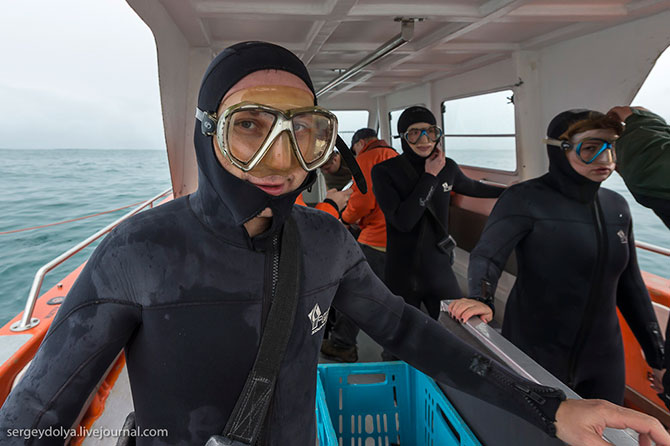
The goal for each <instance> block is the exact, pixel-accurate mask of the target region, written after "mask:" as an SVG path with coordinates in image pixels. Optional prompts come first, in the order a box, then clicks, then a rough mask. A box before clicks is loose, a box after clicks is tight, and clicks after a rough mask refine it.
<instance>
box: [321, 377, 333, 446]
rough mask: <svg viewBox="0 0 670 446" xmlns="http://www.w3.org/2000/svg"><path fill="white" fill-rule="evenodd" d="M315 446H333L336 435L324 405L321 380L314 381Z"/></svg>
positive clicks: (326, 407) (324, 397)
mask: <svg viewBox="0 0 670 446" xmlns="http://www.w3.org/2000/svg"><path fill="white" fill-rule="evenodd" d="M316 445H317V446H331V445H332V446H335V445H337V435H335V429H333V423H331V421H330V413H329V412H328V405H327V404H326V394H325V393H324V391H323V385H322V384H321V380H320V379H317V380H316Z"/></svg>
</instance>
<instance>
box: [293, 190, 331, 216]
mask: <svg viewBox="0 0 670 446" xmlns="http://www.w3.org/2000/svg"><path fill="white" fill-rule="evenodd" d="M295 204H297V205H298V206H306V207H307V203H305V199H304V198H302V194H300V195H298V198H296V200H295ZM314 207H315V208H316V209H318V210H320V211H323V212H326V213H328V214H330V215H332V216H333V217H335V218H340V213H339V212H338V211H337V209H335V206H333V205H332V204H330V203H323V202H321V203H317V204H316V206H314Z"/></svg>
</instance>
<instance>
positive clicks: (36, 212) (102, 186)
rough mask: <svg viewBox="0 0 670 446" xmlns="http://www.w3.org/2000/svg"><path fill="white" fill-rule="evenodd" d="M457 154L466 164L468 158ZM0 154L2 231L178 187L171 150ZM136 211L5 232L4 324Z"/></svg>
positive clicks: (649, 259)
mask: <svg viewBox="0 0 670 446" xmlns="http://www.w3.org/2000/svg"><path fill="white" fill-rule="evenodd" d="M450 155H451V156H454V158H455V159H458V160H459V161H461V159H460V158H462V156H457V155H458V154H455V153H454V154H450ZM480 156H481V154H480ZM491 156H493V157H495V156H496V154H495V153H494V154H492V155H491ZM0 157H1V159H2V162H1V163H0V232H4V231H9V230H13V229H20V228H26V227H32V226H38V225H43V224H47V223H52V222H58V221H63V220H68V219H72V218H76V217H80V216H84V215H90V214H94V213H97V212H101V211H106V210H111V209H116V208H118V207H121V206H126V205H129V204H132V203H136V202H140V201H144V200H147V199H149V198H151V197H153V196H155V195H157V194H159V193H160V192H162V191H164V190H166V189H168V188H169V187H170V175H169V169H168V163H167V156H166V153H165V152H163V151H157V150H67V149H49V150H6V149H0ZM461 162H463V161H461ZM505 162H506V161H504V160H502V159H501V163H502V164H501V165H500V166H499V167H500V168H505V164H504V163H505ZM605 185H606V187H609V188H611V189H614V190H616V191H617V192H619V193H620V194H622V195H624V196H625V197H626V198H627V199H628V202H629V204H630V206H631V210H632V212H633V217H634V225H635V226H634V228H635V236H636V239H637V240H642V241H646V242H648V243H653V244H657V245H661V246H664V247H670V231H669V230H668V229H667V228H666V227H665V226H664V225H663V224H662V223H661V221H660V220H659V219H658V217H656V216H655V215H654V214H653V213H652V212H651V211H649V210H648V209H646V208H643V207H642V206H640V205H638V204H637V203H636V202H635V201H634V200H633V199H632V197H631V195H630V193H629V192H628V191H627V190H626V187H625V185H624V184H623V181H622V180H621V178H619V177H618V176H617V175H616V174H615V175H613V177H612V178H611V179H609V180H607V182H606V184H605ZM129 211H130V209H125V210H121V211H117V212H114V213H111V214H106V215H101V216H98V217H94V218H90V219H86V220H80V221H76V222H73V223H68V224H64V225H58V226H51V227H47V228H43V229H35V230H32V231H26V232H19V233H14V234H6V235H3V234H0V285H1V286H0V325H4V324H5V323H6V322H7V321H9V320H10V319H11V318H13V317H14V316H15V315H16V314H17V313H19V312H20V311H22V310H23V307H24V305H25V301H26V298H27V296H28V292H29V291H30V286H31V284H32V281H33V277H34V275H35V273H36V272H37V270H38V269H39V268H40V267H41V266H42V265H44V264H45V263H47V262H49V261H50V260H52V259H53V258H55V257H57V256H58V255H60V254H61V253H63V252H64V251H66V250H68V249H69V248H71V247H72V246H74V245H76V244H77V243H79V242H80V241H82V240H84V239H86V238H87V237H89V236H90V235H92V234H94V233H95V232H97V231H98V230H99V229H101V228H102V227H104V226H106V225H107V224H109V223H111V222H113V221H114V220H116V219H118V218H119V217H121V216H122V215H123V214H124V213H126V212H129ZM97 244H98V242H95V243H93V244H92V245H91V246H90V247H88V248H86V249H84V250H83V251H82V252H80V253H79V254H77V255H75V256H74V257H73V258H71V259H70V260H68V261H66V262H64V263H63V264H62V265H61V266H59V267H57V268H56V269H54V270H53V271H52V272H50V273H49V274H47V276H46V279H45V281H44V284H43V286H42V292H44V291H46V290H48V289H49V288H51V287H53V286H54V285H56V284H57V283H58V282H59V281H60V280H61V279H62V278H64V277H65V276H66V275H67V274H68V273H69V272H71V271H72V270H73V269H74V268H76V267H77V266H79V265H81V264H82V263H83V262H85V261H86V259H87V258H88V256H89V255H90V254H91V252H92V251H93V249H94V248H95V246H97ZM638 256H639V261H640V266H641V268H642V269H644V270H646V271H649V272H652V273H655V274H658V275H660V276H662V277H670V259H668V258H667V257H663V256H660V255H657V254H652V253H649V252H646V251H641V250H638Z"/></svg>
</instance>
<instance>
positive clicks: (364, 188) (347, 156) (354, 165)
mask: <svg viewBox="0 0 670 446" xmlns="http://www.w3.org/2000/svg"><path fill="white" fill-rule="evenodd" d="M335 147H337V150H339V151H340V155H342V159H343V160H344V162H345V163H346V164H347V167H348V168H349V170H350V171H351V175H352V176H353V177H354V181H355V182H356V186H358V189H359V190H360V191H361V193H363V194H367V193H368V185H367V183H366V182H365V177H364V176H363V172H361V168H360V166H359V165H358V162H356V157H354V154H353V153H352V152H351V149H349V146H348V145H347V143H346V142H344V140H343V139H342V138H340V136H339V135H338V136H337V140H336V141H335Z"/></svg>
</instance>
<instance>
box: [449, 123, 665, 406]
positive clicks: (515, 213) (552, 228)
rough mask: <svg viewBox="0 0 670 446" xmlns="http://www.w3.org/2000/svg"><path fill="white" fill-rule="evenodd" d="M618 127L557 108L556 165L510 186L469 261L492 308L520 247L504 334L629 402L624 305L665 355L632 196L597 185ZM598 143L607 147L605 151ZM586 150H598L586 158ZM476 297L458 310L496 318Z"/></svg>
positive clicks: (570, 376)
mask: <svg viewBox="0 0 670 446" xmlns="http://www.w3.org/2000/svg"><path fill="white" fill-rule="evenodd" d="M620 131H621V125H620V123H618V121H617V120H612V119H609V118H606V117H605V116H604V115H603V114H601V113H598V112H591V111H588V110H576V111H567V112H563V113H561V114H559V115H557V116H556V117H555V118H554V119H553V120H552V121H551V123H550V124H549V128H548V130H547V135H548V138H553V142H552V144H554V145H548V146H547V152H548V154H549V173H547V174H546V175H544V176H542V177H539V178H536V179H533V180H529V181H525V182H522V183H519V184H516V185H514V186H511V187H510V188H509V189H507V190H506V191H505V193H504V194H503V195H502V196H501V197H500V199H499V200H498V202H497V203H496V205H495V207H494V208H493V211H492V212H491V215H490V216H489V218H488V221H487V222H486V227H485V228H484V231H483V233H482V235H481V238H480V239H479V243H477V246H476V247H475V248H474V249H473V250H472V253H471V254H470V265H469V268H468V284H469V294H468V295H469V296H471V299H477V300H480V301H482V302H485V303H486V304H487V305H489V306H490V307H491V309H492V308H493V293H494V291H495V289H496V285H497V282H498V279H499V277H500V274H501V273H502V270H503V268H504V266H505V262H506V261H507V258H508V257H509V255H510V253H511V252H512V250H513V249H514V250H515V252H516V259H517V264H518V273H517V279H516V282H515V284H514V287H513V288H512V291H511V292H510V295H509V298H508V300H507V305H506V307H505V317H504V321H503V331H502V333H503V335H504V336H505V337H506V338H508V339H509V340H510V341H512V342H513V343H514V344H515V345H516V346H517V347H519V348H520V349H521V350H523V351H524V352H526V353H527V354H528V355H529V356H530V357H532V358H533V359H535V360H536V361H537V362H539V363H540V365H542V366H543V367H544V368H546V369H547V370H548V371H549V372H551V373H552V374H553V375H554V376H556V377H557V378H558V379H560V380H561V381H563V382H564V383H566V384H568V385H569V386H570V387H572V388H573V389H574V390H575V391H576V392H577V393H578V394H579V395H580V396H582V397H584V398H603V399H606V400H609V401H612V402H614V403H617V404H623V396H624V390H625V370H624V352H623V342H622V339H621V330H620V328H619V320H618V317H617V312H616V309H617V307H618V308H619V310H620V311H621V313H622V314H623V316H624V318H625V319H626V321H627V322H628V325H630V327H631V329H632V330H633V333H634V334H635V336H636V338H637V339H638V341H639V343H640V345H641V346H642V349H643V350H644V353H645V356H646V359H647V362H648V363H649V365H650V366H651V367H654V368H661V367H662V361H663V344H662V342H663V341H662V338H661V336H660V330H659V326H658V322H657V320H656V315H655V314H654V311H653V309H652V305H651V300H650V298H649V294H648V292H647V289H646V287H645V285H644V282H643V280H642V276H641V274H640V269H639V267H638V264H637V256H636V253H635V241H634V238H633V223H632V219H631V214H630V210H629V208H628V204H627V203H626V200H625V199H624V198H623V197H622V196H621V195H619V194H617V193H616V192H613V191H611V190H609V189H605V188H602V187H600V183H601V182H602V181H604V180H605V179H606V178H607V177H609V175H610V174H611V173H612V170H613V169H614V160H613V158H609V157H613V156H614V155H613V149H612V148H611V142H612V141H613V140H614V139H616V135H617V134H619V132H620ZM557 140H560V141H557ZM561 144H564V147H561ZM608 144H609V145H608ZM557 145H558V146H557ZM598 148H600V149H602V150H603V151H602V152H600V153H599V154H598V152H597V151H594V150H596V149H598ZM580 149H581V155H580V154H579V153H578V150H580ZM587 150H591V151H592V152H593V153H594V154H595V156H596V157H595V158H593V159H590V157H589V158H588V159H584V155H583V154H584V153H586V151H587ZM569 157H572V158H574V160H575V161H574V162H571V161H570V158H569ZM587 162H588V163H587ZM576 169H580V171H577V170H576ZM471 299H463V300H462V301H459V302H454V303H452V304H451V308H450V309H451V312H452V314H453V315H454V316H456V317H457V318H459V319H465V320H467V319H468V318H469V317H471V316H472V315H474V314H486V315H487V318H489V319H490V318H491V317H492V315H490V312H491V309H489V308H488V307H486V306H485V305H482V304H481V303H479V304H478V305H477V302H476V301H473V300H471Z"/></svg>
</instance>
